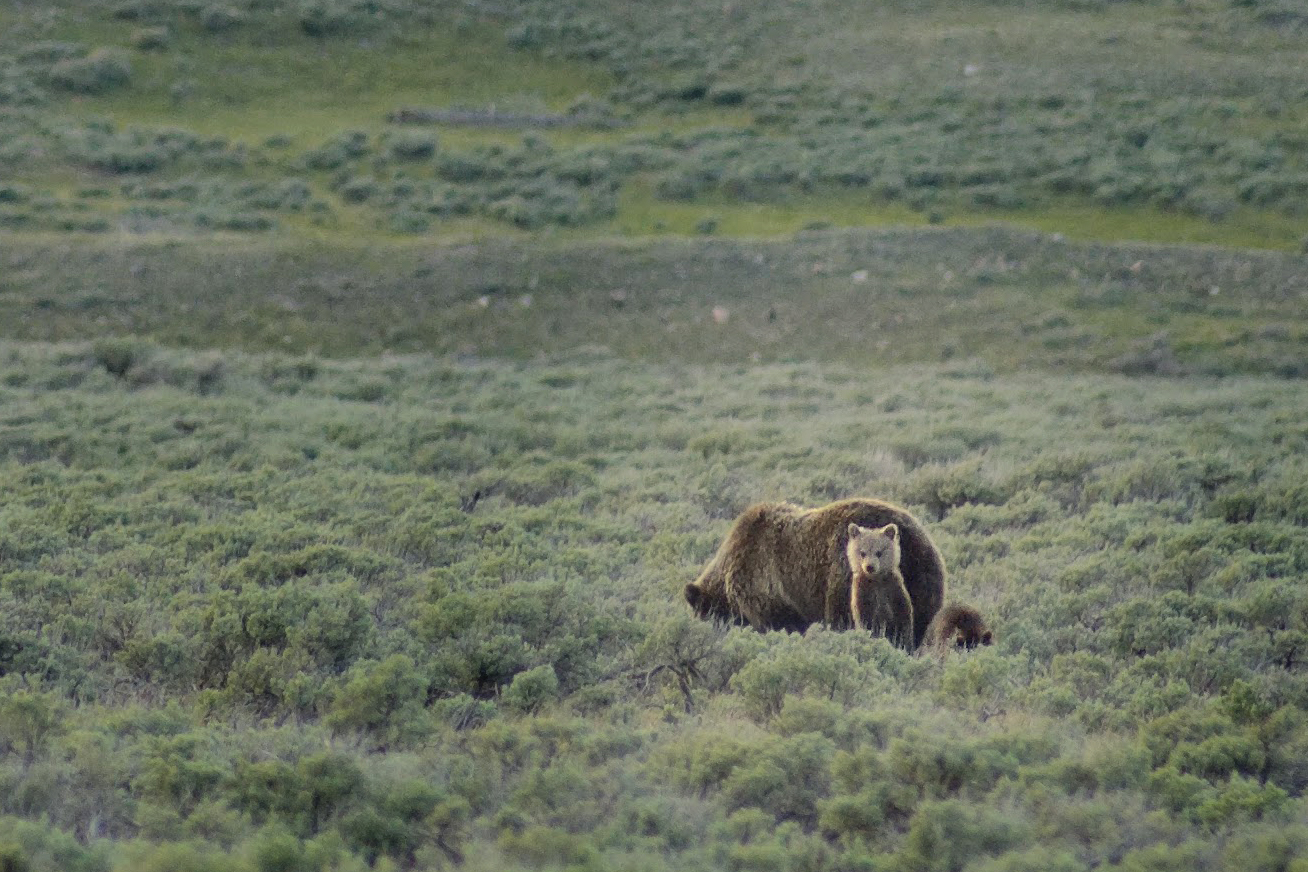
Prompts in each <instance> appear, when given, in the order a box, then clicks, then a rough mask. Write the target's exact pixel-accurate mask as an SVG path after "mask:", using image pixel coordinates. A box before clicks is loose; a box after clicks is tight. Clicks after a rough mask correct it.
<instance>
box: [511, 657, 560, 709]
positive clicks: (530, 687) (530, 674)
mask: <svg viewBox="0 0 1308 872" xmlns="http://www.w3.org/2000/svg"><path fill="white" fill-rule="evenodd" d="M558 694H559V678H558V676H557V675H555V674H554V667H552V666H550V665H549V664H545V665H543V666H537V667H536V668H535V669H528V670H527V671H525V672H519V673H518V674H517V675H515V676H514V677H513V681H511V682H509V686H508V687H506V688H505V689H504V693H502V694H501V695H500V703H501V705H503V706H504V708H506V709H507V710H509V711H512V712H517V713H518V714H535V713H536V712H538V711H540V710H541V708H543V707H544V706H546V705H548V704H549V703H551V702H553V701H554V700H555V699H556V698H557V697H558Z"/></svg>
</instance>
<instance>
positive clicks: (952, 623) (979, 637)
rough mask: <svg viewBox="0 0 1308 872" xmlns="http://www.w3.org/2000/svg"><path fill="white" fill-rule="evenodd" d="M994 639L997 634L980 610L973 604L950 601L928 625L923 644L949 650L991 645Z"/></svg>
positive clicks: (940, 649)
mask: <svg viewBox="0 0 1308 872" xmlns="http://www.w3.org/2000/svg"><path fill="white" fill-rule="evenodd" d="M994 641H995V636H994V634H993V633H991V632H990V628H989V627H987V626H986V622H985V618H983V617H981V613H980V612H978V611H977V610H976V609H974V608H972V607H971V606H965V605H959V604H958V603H950V604H949V605H947V606H945V607H944V608H943V609H941V610H940V612H939V613H938V614H937V615H936V616H935V618H934V619H933V620H932V621H931V625H930V626H929V627H927V632H926V639H925V641H924V642H923V644H925V645H926V646H927V647H929V648H935V649H937V650H939V651H948V650H949V649H950V648H963V649H966V648H976V647H977V646H979V645H991V644H993V643H994Z"/></svg>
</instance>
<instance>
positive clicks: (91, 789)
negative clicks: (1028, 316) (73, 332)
mask: <svg viewBox="0 0 1308 872" xmlns="http://www.w3.org/2000/svg"><path fill="white" fill-rule="evenodd" d="M0 409H2V410H3V411H2V412H0V488H2V489H3V491H4V493H5V494H6V498H5V501H4V504H3V505H2V506H0V611H2V612H3V614H4V615H5V616H6V617H5V622H4V625H3V627H0V754H2V756H0V786H2V787H3V789H0V852H6V853H2V854H0V856H4V857H5V858H6V860H5V862H7V863H9V864H10V865H11V866H13V865H14V864H15V863H17V864H20V865H18V866H16V867H15V868H25V869H30V870H34V872H46V870H66V869H85V870H89V872H103V870H119V869H122V870H126V869H141V868H159V869H164V868H168V869H173V868H188V869H195V868H204V869H207V868H214V869H218V868H223V869H239V870H246V869H249V870H263V869H286V868H294V869H308V870H328V869H351V870H361V869H364V868H368V867H370V866H371V867H373V868H377V867H389V866H388V864H394V866H398V867H405V866H407V867H411V868H446V867H448V866H451V865H458V864H459V863H462V862H468V863H472V862H474V860H473V858H483V857H503V858H504V860H503V864H505V865H504V866H503V868H523V869H526V868H538V867H542V866H549V865H550V864H552V863H555V862H557V860H558V858H559V857H566V858H571V862H575V863H578V864H582V865H585V864H592V865H594V866H595V867H596V868H600V867H605V868H610V867H611V866H612V864H613V863H617V864H619V865H621V864H622V863H627V862H632V863H635V862H639V864H640V866H641V867H642V868H650V869H672V868H687V867H703V868H712V867H719V866H721V865H731V866H735V867H736V868H749V867H751V866H752V865H757V864H766V865H767V866H768V867H769V868H774V867H781V868H786V867H789V866H793V865H803V866H804V867H806V868H812V869H819V870H823V869H831V870H835V869H843V868H849V866H850V865H868V866H873V867H880V868H890V869H922V868H970V867H971V866H972V865H974V864H980V865H978V868H1032V867H1039V868H1066V869H1086V868H1097V867H1101V866H1107V865H1110V864H1112V863H1114V862H1116V861H1117V860H1119V859H1121V858H1134V859H1132V860H1131V861H1130V862H1132V863H1138V864H1140V865H1141V867H1146V866H1147V867H1152V866H1154V865H1156V860H1157V858H1159V857H1163V856H1167V857H1173V858H1174V857H1175V856H1176V853H1175V852H1176V851H1177V850H1178V848H1177V846H1178V845H1185V846H1186V848H1185V851H1186V853H1185V864H1186V866H1187V868H1192V869H1199V870H1218V869H1224V868H1230V866H1231V864H1232V862H1236V861H1232V860H1231V857H1232V856H1234V855H1233V854H1232V853H1231V852H1236V851H1238V852H1241V853H1240V854H1239V859H1238V864H1240V865H1241V866H1242V868H1253V869H1267V870H1271V869H1277V868H1286V867H1285V866H1284V864H1283V863H1281V862H1280V860H1278V859H1277V858H1281V857H1284V856H1285V854H1286V852H1290V853H1291V854H1293V853H1296V852H1298V851H1300V849H1301V847H1302V845H1303V842H1302V839H1303V837H1304V833H1303V829H1302V826H1301V825H1300V823H1299V821H1301V820H1302V818H1303V815H1304V811H1305V802H1308V800H1305V791H1306V790H1308V769H1305V766H1304V762H1303V761H1304V760H1305V752H1306V751H1308V666H1306V665H1305V664H1306V662H1308V661H1305V658H1304V654H1303V652H1304V650H1305V644H1306V643H1305V640H1306V639H1308V625H1305V622H1304V620H1305V615H1308V602H1306V601H1305V599H1304V596H1305V594H1304V592H1303V591H1302V590H1301V587H1302V586H1301V585H1300V584H1299V583H1298V579H1300V578H1302V577H1303V575H1304V573H1305V572H1308V517H1306V516H1305V513H1304V510H1303V504H1304V500H1303V496H1304V493H1303V484H1302V482H1303V481H1304V476H1305V473H1308V470H1306V469H1305V468H1304V461H1303V458H1304V457H1305V456H1306V453H1308V428H1306V427H1305V424H1304V423H1303V422H1304V421H1305V420H1308V414H1306V413H1308V409H1306V408H1305V396H1304V392H1303V391H1302V390H1300V389H1299V387H1298V385H1297V384H1293V383H1288V382H1285V381H1280V380H1275V379H1268V378H1256V379H1250V378H1227V379H1221V380H1209V379H1197V378H1192V379H1152V380H1138V379H1130V378H1127V377H1124V376H1104V375H1096V376H1094V377H1067V376H1043V375H1013V376H1004V375H995V374H994V373H992V372H988V371H985V370H984V368H978V367H977V366H975V365H971V366H958V365H930V366H918V367H892V368H872V367H867V366H857V367H855V366H850V365H848V364H827V365H821V366H819V365H814V364H774V365H759V366H735V365H731V366H723V365H712V366H697V365H690V364H686V363H682V364H674V363H663V364H654V363H650V362H640V363H633V362H627V361H622V360H619V359H616V358H613V357H611V356H606V355H600V354H596V353H594V352H591V353H586V354H573V355H569V356H564V357H558V358H555V359H552V360H542V361H538V362H536V363H533V364H518V363H512V362H489V361H476V360H470V359H460V358H456V357H430V356H408V357H400V356H394V357H389V358H384V359H378V360H372V361H328V360H323V359H320V358H315V357H306V356H273V355H260V356H246V355H243V354H239V353H218V352H192V351H178V350H172V349H168V348H165V347H160V346H157V345H154V344H151V343H148V342H145V341H142V340H115V341H107V340H102V341H100V342H97V343H95V344H91V345H88V344H44V345H23V344H16V343H12V342H9V343H5V344H3V345H2V346H0ZM854 493H862V494H875V495H878V496H883V497H887V498H890V499H893V500H896V501H900V502H902V503H904V504H905V505H908V506H910V507H911V508H912V510H913V511H914V512H915V513H916V514H918V515H919V516H920V517H921V518H923V519H924V520H925V521H926V523H927V524H928V526H929V529H930V531H931V534H932V536H933V537H934V539H935V540H936V542H937V543H938V544H939V546H940V548H941V550H942V552H943V554H944V556H945V559H946V562H947V563H948V565H949V567H950V569H951V582H950V584H951V596H953V597H956V598H960V599H964V600H967V601H970V602H972V603H975V604H976V605H977V606H978V607H979V608H980V609H981V610H982V611H983V612H984V613H985V614H986V616H987V617H988V618H989V620H990V622H991V624H992V625H993V626H994V628H995V630H996V633H997V644H996V645H995V646H994V647H993V648H987V649H982V650H979V651H976V652H973V653H970V654H953V655H950V656H949V657H947V658H943V659H942V658H937V657H935V656H931V655H924V656H913V655H908V654H905V653H904V652H902V651H899V650H898V649H895V648H893V647H891V646H890V645H889V644H887V643H886V642H885V640H881V639H875V638H873V637H871V636H869V635H865V634H860V633H854V632H844V633H839V632H830V631H825V630H822V629H820V628H815V629H813V630H811V631H810V632H809V633H807V634H806V635H804V636H798V635H787V634H784V633H774V634H766V635H764V634H757V633H754V632H752V631H749V630H745V629H741V628H734V629H728V628H724V627H714V626H713V625H711V624H708V623H705V622H701V621H697V620H695V619H694V618H692V617H691V615H690V613H689V610H688V608H687V607H686V605H685V603H684V602H683V601H682V600H681V588H682V587H683V586H684V584H685V583H686V582H687V581H689V580H691V579H693V578H694V576H695V575H696V574H697V572H698V570H699V568H700V567H701V565H702V564H703V562H704V561H705V560H707V558H708V557H709V555H711V554H712V553H713V550H714V549H715V548H716V546H717V543H718V541H719V539H720V537H721V536H722V534H723V533H724V532H725V529H726V527H727V525H728V524H729V523H730V520H731V518H732V517H734V516H735V514H736V513H738V512H739V511H740V510H741V509H742V508H744V507H745V505H747V504H748V503H749V502H752V501H755V500H758V499H780V498H787V499H793V500H797V501H800V502H803V503H810V504H816V503H821V502H824V501H826V500H828V499H832V498H835V497H838V496H844V495H847V494H854ZM1035 834H1039V838H1038V846H1039V847H1037V848H1033V847H1031V846H1032V844H1033V839H1034V837H1035ZM1255 850H1256V851H1259V852H1265V857H1264V859H1256V858H1255V859H1254V860H1251V859H1250V856H1249V854H1248V853H1246V852H1247V851H1255ZM1257 856H1258V857H1263V856H1264V855H1263V854H1261V853H1260V854H1258V855H1257ZM1151 858H1152V859H1151ZM497 862H499V861H497ZM1291 868H1292V867H1291Z"/></svg>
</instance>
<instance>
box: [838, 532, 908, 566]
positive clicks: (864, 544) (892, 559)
mask: <svg viewBox="0 0 1308 872" xmlns="http://www.w3.org/2000/svg"><path fill="white" fill-rule="evenodd" d="M845 554H846V555H847V556H848V557H849V568H850V569H851V570H853V571H854V573H855V574H861V575H876V574H878V573H884V572H891V571H893V570H895V569H898V568H899V527H897V526H896V525H894V524H886V525H885V526H884V527H862V526H859V525H858V524H850V525H849V542H848V543H847V544H846V545H845Z"/></svg>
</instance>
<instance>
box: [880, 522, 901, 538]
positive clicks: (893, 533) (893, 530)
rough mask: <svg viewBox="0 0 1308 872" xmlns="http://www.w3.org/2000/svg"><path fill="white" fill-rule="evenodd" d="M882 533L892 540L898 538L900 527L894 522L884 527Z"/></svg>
mask: <svg viewBox="0 0 1308 872" xmlns="http://www.w3.org/2000/svg"><path fill="white" fill-rule="evenodd" d="M881 535H882V536H885V537H886V538H887V539H891V540H894V539H898V538H899V528H898V527H896V526H895V525H894V524H886V525H885V526H884V527H882V528H881Z"/></svg>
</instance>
